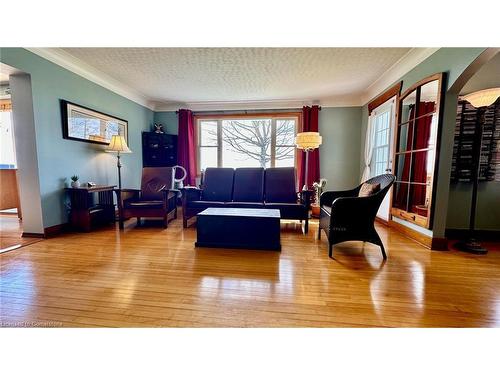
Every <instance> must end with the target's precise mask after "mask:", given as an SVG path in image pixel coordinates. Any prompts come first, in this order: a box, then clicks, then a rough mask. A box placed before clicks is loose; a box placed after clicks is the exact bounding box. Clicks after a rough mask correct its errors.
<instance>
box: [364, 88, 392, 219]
mask: <svg viewBox="0 0 500 375" xmlns="http://www.w3.org/2000/svg"><path fill="white" fill-rule="evenodd" d="M395 113H396V97H395V96H394V97H392V98H390V99H389V100H387V101H386V102H384V103H382V104H381V105H379V106H378V107H377V108H375V109H374V110H373V111H372V113H371V115H370V119H369V121H370V122H371V129H372V134H373V135H372V137H373V138H372V139H373V153H372V159H371V162H370V177H375V176H378V175H381V174H385V173H391V172H392V155H393V151H394V150H393V145H394V134H395V131H394V124H395ZM391 197H392V188H391V190H389V192H388V193H387V194H386V196H385V198H384V200H383V201H382V204H381V205H380V208H379V210H378V212H377V217H378V218H380V219H382V220H383V221H386V222H387V221H389V218H390V211H391Z"/></svg>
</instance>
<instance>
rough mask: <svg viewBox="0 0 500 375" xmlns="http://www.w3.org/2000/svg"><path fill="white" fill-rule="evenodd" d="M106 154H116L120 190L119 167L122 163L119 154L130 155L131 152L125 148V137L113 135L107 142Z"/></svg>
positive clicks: (119, 187)
mask: <svg viewBox="0 0 500 375" xmlns="http://www.w3.org/2000/svg"><path fill="white" fill-rule="evenodd" d="M106 152H116V153H117V154H116V157H117V162H116V166H117V167H118V189H120V190H121V188H122V175H121V167H122V163H121V162H120V154H130V153H131V152H132V151H131V150H130V149H129V148H128V146H127V141H126V140H125V137H124V136H123V135H121V134H120V133H118V134H117V135H113V136H112V137H111V141H110V142H109V146H108V148H107V149H106Z"/></svg>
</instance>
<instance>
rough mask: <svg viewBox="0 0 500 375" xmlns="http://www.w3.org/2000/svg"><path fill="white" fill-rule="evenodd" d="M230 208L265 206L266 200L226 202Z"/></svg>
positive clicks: (226, 205)
mask: <svg viewBox="0 0 500 375" xmlns="http://www.w3.org/2000/svg"><path fill="white" fill-rule="evenodd" d="M224 207H229V208H264V202H226V204H225V205H224Z"/></svg>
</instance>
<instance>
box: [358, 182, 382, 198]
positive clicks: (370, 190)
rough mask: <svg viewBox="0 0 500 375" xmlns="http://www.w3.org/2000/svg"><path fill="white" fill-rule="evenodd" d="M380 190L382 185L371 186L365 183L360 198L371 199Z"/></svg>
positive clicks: (360, 190) (360, 191)
mask: <svg viewBox="0 0 500 375" xmlns="http://www.w3.org/2000/svg"><path fill="white" fill-rule="evenodd" d="M379 190H380V184H369V183H368V182H365V183H364V184H363V185H361V189H359V194H358V197H369V196H370V195H373V194H375V193H376V192H378V191H379Z"/></svg>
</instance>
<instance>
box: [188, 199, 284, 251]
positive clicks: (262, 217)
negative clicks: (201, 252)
mask: <svg viewBox="0 0 500 375" xmlns="http://www.w3.org/2000/svg"><path fill="white" fill-rule="evenodd" d="M197 217H198V219H197V224H196V228H197V241H196V243H195V246H197V247H225V248H238V249H259V250H278V251H280V250H281V243H280V218H281V215H280V211H279V210H268V209H264V208H262V209H261V208H207V209H206V210H205V211H203V212H200V213H199V214H198V215H197Z"/></svg>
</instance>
